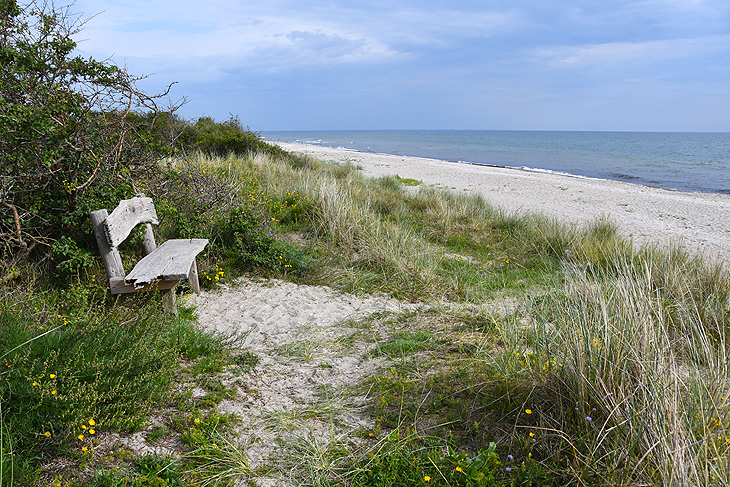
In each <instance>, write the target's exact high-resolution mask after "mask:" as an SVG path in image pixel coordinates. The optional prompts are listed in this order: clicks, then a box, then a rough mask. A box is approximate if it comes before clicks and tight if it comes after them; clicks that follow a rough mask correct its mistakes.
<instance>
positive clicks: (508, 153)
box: [261, 130, 730, 194]
mask: <svg viewBox="0 0 730 487" xmlns="http://www.w3.org/2000/svg"><path fill="white" fill-rule="evenodd" d="M261 135H262V136H263V137H264V138H265V139H266V140H271V141H273V140H278V141H281V142H302V143H308V144H316V145H322V146H327V147H344V148H348V149H355V150H360V151H370V152H379V153H384V154H398V155H407V156H417V157H430V158H433V159H442V160H447V161H463V162H471V163H476V164H488V165H495V166H505V167H516V168H529V169H537V170H546V171H555V172H563V173H568V174H574V175H579V176H587V177H592V178H601V179H615V180H620V181H628V182H632V183H637V184H643V185H647V186H655V187H660V188H665V189H672V190H680V191H695V192H704V193H726V194H730V133H653V132H531V131H483V130H383V131H380V130H366V131H349V130H345V131H337V130H335V131H301V132H262V133H261Z"/></svg>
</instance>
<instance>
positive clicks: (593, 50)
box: [534, 35, 730, 68]
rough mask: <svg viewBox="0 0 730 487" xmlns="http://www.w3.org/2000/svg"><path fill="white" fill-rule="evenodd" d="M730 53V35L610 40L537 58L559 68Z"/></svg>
mask: <svg viewBox="0 0 730 487" xmlns="http://www.w3.org/2000/svg"><path fill="white" fill-rule="evenodd" d="M722 51H724V52H730V35H725V36H711V37H704V38H695V39H668V40H656V41H644V42H610V43H605V44H590V45H580V46H558V47H550V48H540V49H536V50H535V52H534V54H535V57H536V58H537V59H539V60H541V61H543V62H547V63H549V64H550V65H552V66H555V67H566V68H573V67H583V66H605V67H610V66H616V65H624V64H626V63H635V62H642V63H655V62H657V61H664V60H672V59H682V58H690V57H700V56H704V55H706V54H708V53H713V52H722Z"/></svg>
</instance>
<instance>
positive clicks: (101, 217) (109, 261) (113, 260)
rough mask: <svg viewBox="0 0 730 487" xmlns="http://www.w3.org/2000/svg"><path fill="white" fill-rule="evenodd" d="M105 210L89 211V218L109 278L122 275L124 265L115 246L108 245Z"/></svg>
mask: <svg viewBox="0 0 730 487" xmlns="http://www.w3.org/2000/svg"><path fill="white" fill-rule="evenodd" d="M107 216H108V213H107V211H106V210H96V211H92V212H91V213H89V219H90V220H91V228H92V229H93V230H94V237H96V244H97V245H98V246H99V253H100V254H101V260H102V261H103V262H104V269H106V275H107V277H109V278H122V277H124V266H123V265H122V257H121V256H120V255H119V251H118V250H117V248H116V247H111V246H109V242H108V241H107V236H106V231H105V230H104V227H105V225H104V221H105V220H106V219H107Z"/></svg>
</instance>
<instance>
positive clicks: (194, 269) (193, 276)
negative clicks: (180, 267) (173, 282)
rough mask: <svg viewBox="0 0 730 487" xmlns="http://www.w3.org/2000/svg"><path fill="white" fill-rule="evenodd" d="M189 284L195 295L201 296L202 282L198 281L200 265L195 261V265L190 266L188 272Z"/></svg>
mask: <svg viewBox="0 0 730 487" xmlns="http://www.w3.org/2000/svg"><path fill="white" fill-rule="evenodd" d="M188 282H189V283H190V287H191V288H192V289H193V291H195V294H200V282H199V281H198V264H196V263H195V261H194V260H193V265H191V266H190V271H188Z"/></svg>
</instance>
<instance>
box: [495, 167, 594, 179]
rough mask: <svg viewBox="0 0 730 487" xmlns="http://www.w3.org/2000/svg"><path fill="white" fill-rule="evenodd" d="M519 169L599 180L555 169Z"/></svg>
mask: <svg viewBox="0 0 730 487" xmlns="http://www.w3.org/2000/svg"><path fill="white" fill-rule="evenodd" d="M507 167H508V166H507ZM518 169H521V170H523V171H529V172H539V173H543V174H556V175H558V176H570V177H573V178H579V179H597V178H591V177H588V176H581V175H580V174H573V173H569V172H565V171H555V170H553V169H543V168H540V167H528V166H521V167H519V168H518Z"/></svg>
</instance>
